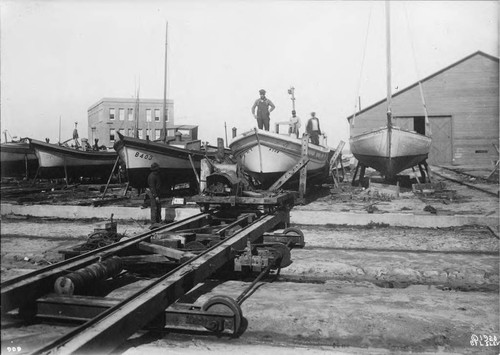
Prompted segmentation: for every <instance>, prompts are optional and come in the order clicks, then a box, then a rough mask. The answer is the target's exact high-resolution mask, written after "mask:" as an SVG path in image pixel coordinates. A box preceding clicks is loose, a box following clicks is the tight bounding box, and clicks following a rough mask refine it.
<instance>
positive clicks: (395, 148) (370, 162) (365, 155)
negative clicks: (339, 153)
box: [349, 125, 431, 178]
mask: <svg viewBox="0 0 500 355" xmlns="http://www.w3.org/2000/svg"><path fill="white" fill-rule="evenodd" d="M349 142H350V145H351V152H352V154H353V155H354V157H355V158H356V159H357V160H358V161H359V162H360V163H362V164H363V165H365V166H366V167H371V168H373V169H375V170H377V171H378V172H380V173H381V174H382V175H383V176H385V177H387V178H392V177H394V176H396V175H397V174H398V173H400V172H401V171H403V170H405V169H408V168H411V167H413V166H415V165H417V164H419V163H421V162H423V161H425V160H426V159H427V157H428V155H429V150H430V146H431V138H430V137H427V136H424V135H421V134H419V133H416V132H413V131H408V130H404V129H402V128H399V127H396V126H391V125H388V126H387V127H382V128H380V129H378V130H375V131H371V132H367V133H364V134H361V135H358V136H356V137H351V139H350V141H349Z"/></svg>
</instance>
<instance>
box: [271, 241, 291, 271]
mask: <svg viewBox="0 0 500 355" xmlns="http://www.w3.org/2000/svg"><path fill="white" fill-rule="evenodd" d="M271 249H274V250H273V254H274V255H275V256H276V259H278V258H280V259H281V261H280V264H279V265H275V266H276V268H278V267H280V268H285V267H287V266H289V265H291V264H292V257H291V255H290V249H288V247H287V246H286V245H284V244H281V243H277V244H273V245H272V246H271Z"/></svg>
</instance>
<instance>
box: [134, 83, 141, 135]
mask: <svg viewBox="0 0 500 355" xmlns="http://www.w3.org/2000/svg"><path fill="white" fill-rule="evenodd" d="M140 89H141V84H140V83H139V87H138V88H137V92H136V100H135V112H134V119H135V127H134V131H135V132H134V137H135V138H139V91H140Z"/></svg>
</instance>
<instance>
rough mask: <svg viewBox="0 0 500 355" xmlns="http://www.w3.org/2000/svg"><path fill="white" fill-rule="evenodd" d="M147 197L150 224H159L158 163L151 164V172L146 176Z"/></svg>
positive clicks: (159, 184)
mask: <svg viewBox="0 0 500 355" xmlns="http://www.w3.org/2000/svg"><path fill="white" fill-rule="evenodd" d="M148 186H149V188H148V190H147V193H148V196H149V200H150V201H151V224H155V223H160V222H161V203H160V188H161V179H160V166H159V165H158V163H153V164H151V172H150V173H149V175H148Z"/></svg>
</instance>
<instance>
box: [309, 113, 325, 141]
mask: <svg viewBox="0 0 500 355" xmlns="http://www.w3.org/2000/svg"><path fill="white" fill-rule="evenodd" d="M306 132H307V134H309V136H310V137H311V143H312V144H316V145H319V135H320V134H321V129H320V128H319V120H318V117H316V112H311V118H310V119H309V121H307V126H306Z"/></svg>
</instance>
